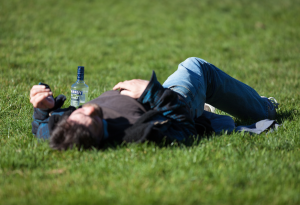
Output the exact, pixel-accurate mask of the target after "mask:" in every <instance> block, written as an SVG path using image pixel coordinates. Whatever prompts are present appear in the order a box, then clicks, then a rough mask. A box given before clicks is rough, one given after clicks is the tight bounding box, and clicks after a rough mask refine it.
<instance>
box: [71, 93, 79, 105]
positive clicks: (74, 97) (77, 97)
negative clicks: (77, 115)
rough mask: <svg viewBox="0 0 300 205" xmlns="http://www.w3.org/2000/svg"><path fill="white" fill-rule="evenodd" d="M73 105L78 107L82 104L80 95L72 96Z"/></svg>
mask: <svg viewBox="0 0 300 205" xmlns="http://www.w3.org/2000/svg"><path fill="white" fill-rule="evenodd" d="M71 105H72V106H74V107H78V106H79V105H80V99H79V96H71Z"/></svg>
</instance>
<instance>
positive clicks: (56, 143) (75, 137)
mask: <svg viewBox="0 0 300 205" xmlns="http://www.w3.org/2000/svg"><path fill="white" fill-rule="evenodd" d="M67 120H68V116H64V117H63V118H62V119H61V120H60V122H58V124H57V125H56V126H55V128H54V130H53V131H52V133H51V137H50V147H51V148H52V149H56V150H67V149H72V148H75V147H77V148H78V149H80V148H84V149H90V148H92V147H97V141H96V137H95V136H93V135H92V133H91V131H90V130H89V129H88V128H87V127H86V126H84V125H80V124H77V123H73V122H71V123H70V122H68V121H67Z"/></svg>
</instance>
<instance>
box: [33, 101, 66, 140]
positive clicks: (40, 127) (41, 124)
mask: <svg viewBox="0 0 300 205" xmlns="http://www.w3.org/2000/svg"><path fill="white" fill-rule="evenodd" d="M65 100H66V97H65V96H64V95H59V96H57V97H56V98H55V99H54V102H55V105H54V107H53V108H52V109H49V110H42V109H39V108H34V109H33V116H32V117H33V121H32V123H31V125H32V134H34V135H35V136H36V137H37V138H40V139H49V137H50V132H49V126H48V123H49V117H50V116H49V113H50V112H52V111H53V110H57V109H58V108H60V107H61V106H62V105H63V104H64V101H65ZM59 114H61V115H62V114H63V113H59Z"/></svg>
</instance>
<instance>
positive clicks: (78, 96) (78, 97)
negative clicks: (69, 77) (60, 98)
mask: <svg viewBox="0 0 300 205" xmlns="http://www.w3.org/2000/svg"><path fill="white" fill-rule="evenodd" d="M80 103H85V94H83V92H82V91H81V90H71V105H72V106H74V107H78V106H79V105H80Z"/></svg>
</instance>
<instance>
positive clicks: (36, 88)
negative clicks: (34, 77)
mask: <svg viewBox="0 0 300 205" xmlns="http://www.w3.org/2000/svg"><path fill="white" fill-rule="evenodd" d="M49 91H50V89H49V88H46V87H45V86H43V85H35V86H33V87H32V89H31V90H30V98H32V97H33V96H35V95H36V94H37V93H41V92H49Z"/></svg>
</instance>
